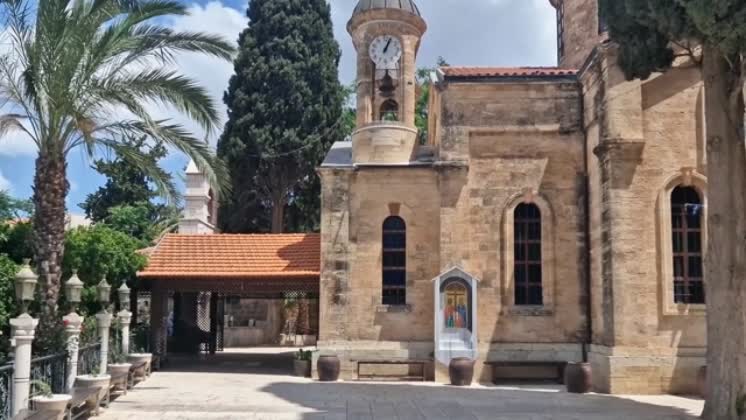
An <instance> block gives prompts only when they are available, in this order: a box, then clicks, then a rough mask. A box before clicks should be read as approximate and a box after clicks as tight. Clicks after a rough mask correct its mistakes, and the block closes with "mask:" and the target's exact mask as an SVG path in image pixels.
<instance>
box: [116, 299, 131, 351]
mask: <svg viewBox="0 0 746 420" xmlns="http://www.w3.org/2000/svg"><path fill="white" fill-rule="evenodd" d="M117 318H118V319H119V322H120V323H121V324H122V348H121V349H120V351H121V352H122V353H123V354H125V355H127V354H130V323H131V322H132V312H130V311H128V310H123V311H119V312H118V313H117Z"/></svg>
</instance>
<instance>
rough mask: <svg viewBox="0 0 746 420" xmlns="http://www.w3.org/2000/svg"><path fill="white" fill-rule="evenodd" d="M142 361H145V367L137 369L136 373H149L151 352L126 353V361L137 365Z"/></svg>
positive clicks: (151, 358)
mask: <svg viewBox="0 0 746 420" xmlns="http://www.w3.org/2000/svg"><path fill="white" fill-rule="evenodd" d="M142 362H145V363H146V365H145V367H144V368H143V369H138V371H137V372H136V373H137V374H138V375H150V366H151V364H152V363H153V355H152V354H151V353H131V354H129V355H127V363H131V364H133V365H139V364H140V363H142Z"/></svg>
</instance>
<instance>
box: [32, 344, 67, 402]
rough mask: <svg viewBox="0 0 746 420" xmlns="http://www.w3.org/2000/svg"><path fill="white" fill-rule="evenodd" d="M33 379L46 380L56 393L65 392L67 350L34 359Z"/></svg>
mask: <svg viewBox="0 0 746 420" xmlns="http://www.w3.org/2000/svg"><path fill="white" fill-rule="evenodd" d="M31 380H32V381H41V382H44V383H45V384H47V385H49V387H50V388H52V392H54V393H55V394H64V393H65V392H66V386H65V381H66V380H67V352H63V353H58V354H53V355H50V356H44V357H37V358H36V359H32V360H31Z"/></svg>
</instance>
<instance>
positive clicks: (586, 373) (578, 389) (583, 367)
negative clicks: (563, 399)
mask: <svg viewBox="0 0 746 420" xmlns="http://www.w3.org/2000/svg"><path fill="white" fill-rule="evenodd" d="M591 381H592V372H591V364H590V363H572V362H571V363H568V364H567V366H566V367H565V386H566V387H567V392H570V393H573V394H587V393H589V392H591V385H592V382H591Z"/></svg>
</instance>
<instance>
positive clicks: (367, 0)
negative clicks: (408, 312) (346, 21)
mask: <svg viewBox="0 0 746 420" xmlns="http://www.w3.org/2000/svg"><path fill="white" fill-rule="evenodd" d="M372 9H399V10H403V11H405V12H408V13H412V14H413V15H416V16H420V17H421V16H422V15H420V9H419V8H418V7H417V5H416V4H414V0H360V1H359V2H358V3H357V6H355V11H354V12H353V13H352V16H355V15H357V14H359V13H363V12H365V11H367V10H372Z"/></svg>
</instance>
